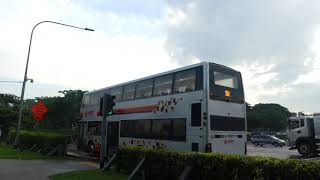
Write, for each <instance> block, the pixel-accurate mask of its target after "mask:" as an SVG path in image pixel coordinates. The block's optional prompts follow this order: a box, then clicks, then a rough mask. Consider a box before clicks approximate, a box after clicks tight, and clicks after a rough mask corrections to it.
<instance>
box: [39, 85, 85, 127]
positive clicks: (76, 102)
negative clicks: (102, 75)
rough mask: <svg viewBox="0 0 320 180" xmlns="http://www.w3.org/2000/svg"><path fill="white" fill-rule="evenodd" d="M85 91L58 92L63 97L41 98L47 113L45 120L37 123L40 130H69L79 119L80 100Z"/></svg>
mask: <svg viewBox="0 0 320 180" xmlns="http://www.w3.org/2000/svg"><path fill="white" fill-rule="evenodd" d="M84 92H85V91H81V90H64V91H59V93H62V94H63V95H64V96H63V97H59V96H56V97H41V98H37V99H38V100H41V101H43V103H44V104H45V105H46V106H47V108H48V112H47V113H46V114H45V120H43V121H40V122H39V127H40V128H50V129H52V128H54V129H56V128H71V127H72V125H73V124H75V123H77V121H78V119H79V111H80V105H81V100H82V97H83V94H84Z"/></svg>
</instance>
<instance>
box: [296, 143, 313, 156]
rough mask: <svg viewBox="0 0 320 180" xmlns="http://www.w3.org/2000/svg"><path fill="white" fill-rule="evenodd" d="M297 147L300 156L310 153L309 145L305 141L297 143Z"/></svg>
mask: <svg viewBox="0 0 320 180" xmlns="http://www.w3.org/2000/svg"><path fill="white" fill-rule="evenodd" d="M297 149H298V152H299V153H300V154H301V155H302V156H308V155H310V154H311V147H310V145H309V144H308V143H306V142H302V143H299V144H298V147H297Z"/></svg>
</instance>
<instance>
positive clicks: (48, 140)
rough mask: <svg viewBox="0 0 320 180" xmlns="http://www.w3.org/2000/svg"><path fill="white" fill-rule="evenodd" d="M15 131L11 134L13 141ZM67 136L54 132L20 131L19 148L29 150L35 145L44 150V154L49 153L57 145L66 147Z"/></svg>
mask: <svg viewBox="0 0 320 180" xmlns="http://www.w3.org/2000/svg"><path fill="white" fill-rule="evenodd" d="M14 137H15V131H11V132H10V139H11V141H13V139H14ZM66 140H67V135H64V134H58V133H53V132H42V131H26V130H22V131H20V135H19V141H18V147H19V148H20V149H29V148H30V147H32V146H33V145H35V144H36V145H37V148H38V149H39V148H40V149H42V152H47V151H49V150H50V149H52V148H53V147H55V146H57V145H64V146H65V145H66Z"/></svg>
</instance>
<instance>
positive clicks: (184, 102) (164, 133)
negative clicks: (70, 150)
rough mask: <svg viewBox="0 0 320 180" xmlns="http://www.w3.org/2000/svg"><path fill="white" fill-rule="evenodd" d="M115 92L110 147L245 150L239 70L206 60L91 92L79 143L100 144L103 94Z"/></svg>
mask: <svg viewBox="0 0 320 180" xmlns="http://www.w3.org/2000/svg"><path fill="white" fill-rule="evenodd" d="M104 93H108V94H111V95H113V96H115V97H116V98H115V101H116V103H115V107H114V112H113V115H112V116H108V117H107V129H106V130H107V137H106V140H107V143H106V146H107V151H108V152H111V151H112V150H114V149H116V148H117V147H118V146H143V147H148V148H161V149H168V150H173V151H184V152H186V151H196V152H222V153H232V154H246V140H247V139H246V127H247V121H246V110H245V107H246V104H245V99H244V90H243V84H242V78H241V73H240V72H238V71H236V70H234V69H231V68H229V67H226V66H222V65H218V64H214V63H210V62H202V63H199V64H194V65H190V66H186V67H182V68H179V69H175V70H172V71H168V72H164V73H160V74H156V75H152V76H149V77H145V78H141V79H137V80H134V81H130V82H126V83H122V84H119V85H115V86H111V87H107V88H103V89H99V90H94V91H91V92H87V93H85V94H84V96H83V101H82V105H81V109H80V114H81V120H80V141H79V142H80V145H82V147H86V146H89V145H91V146H92V145H93V144H95V145H98V147H99V146H100V141H101V134H100V132H101V120H102V117H101V112H100V111H99V109H100V108H99V107H100V102H99V100H100V98H101V97H102V96H103V94H104Z"/></svg>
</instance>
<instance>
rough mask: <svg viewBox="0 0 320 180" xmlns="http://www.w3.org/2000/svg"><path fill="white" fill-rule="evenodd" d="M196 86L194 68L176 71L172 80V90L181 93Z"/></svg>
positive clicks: (192, 89)
mask: <svg viewBox="0 0 320 180" xmlns="http://www.w3.org/2000/svg"><path fill="white" fill-rule="evenodd" d="M195 87H196V71H195V69H191V70H187V71H181V72H178V73H177V74H176V76H175V81H174V92H175V93H183V92H188V91H194V90H195Z"/></svg>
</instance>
